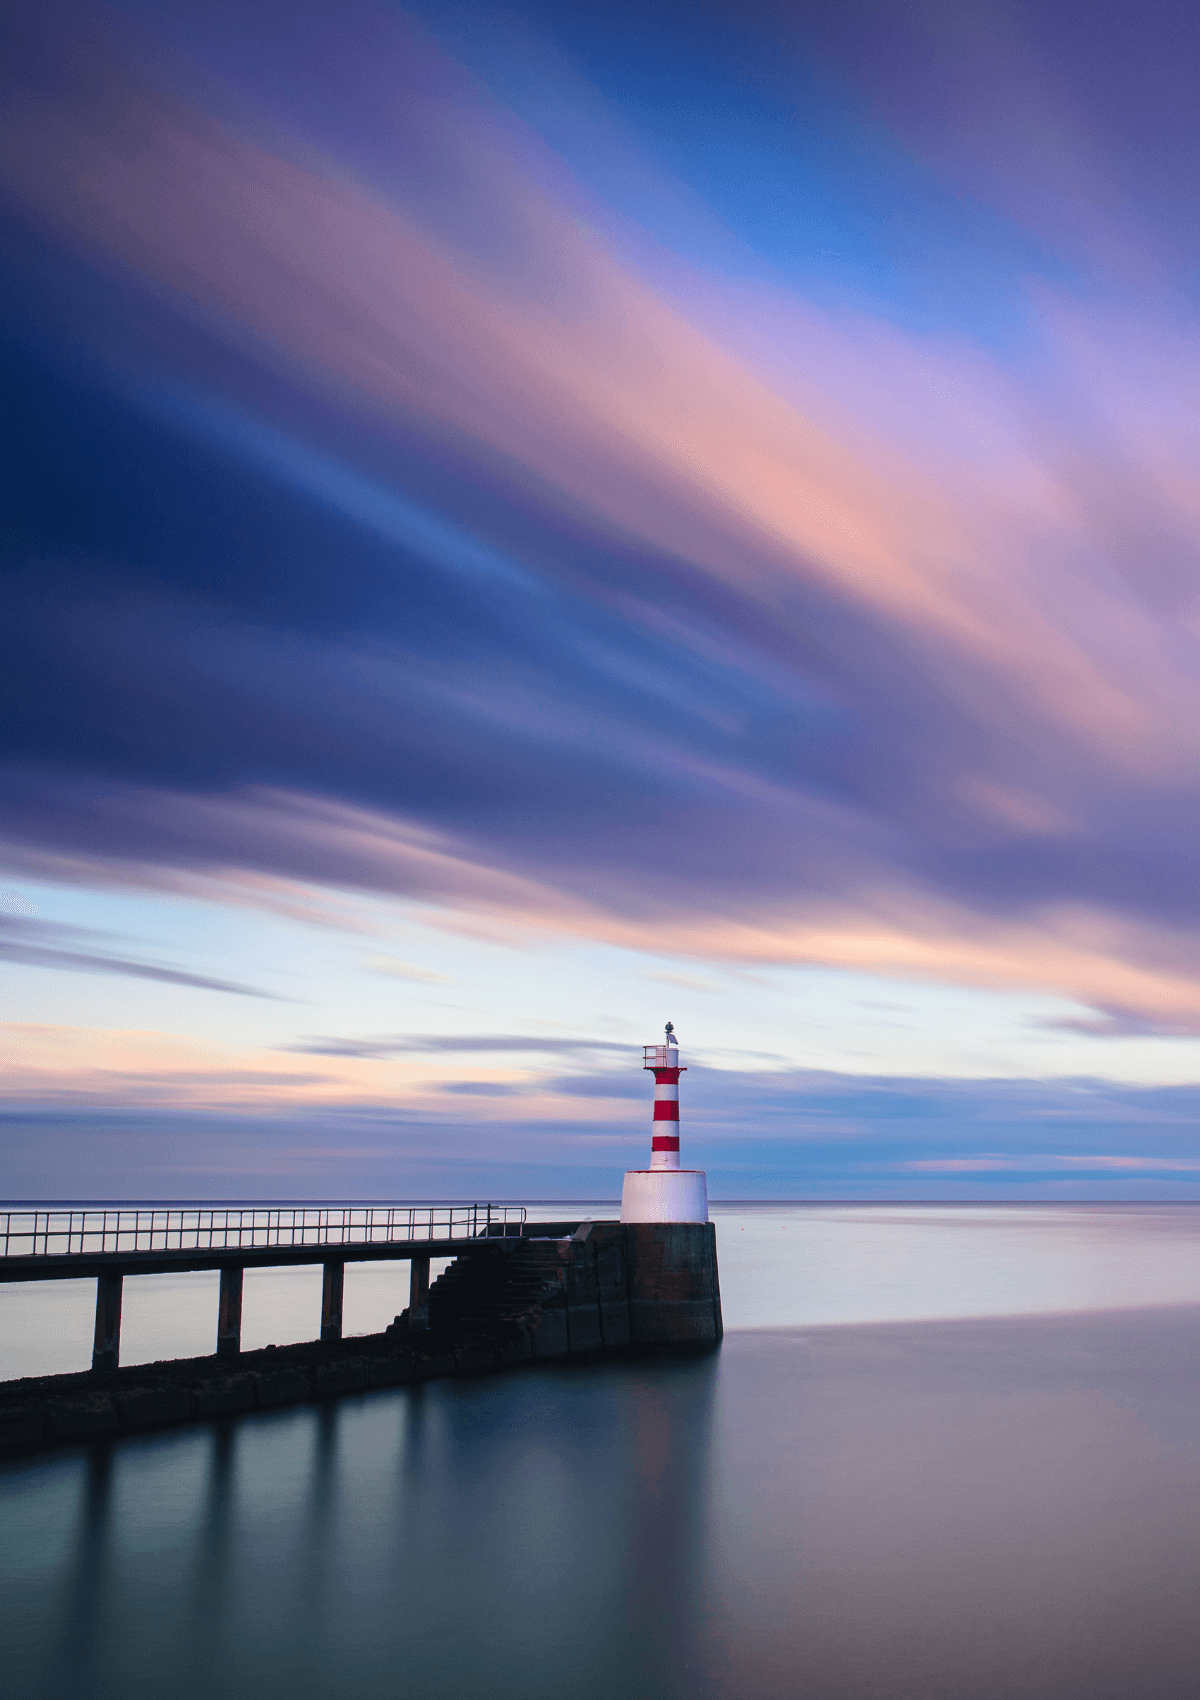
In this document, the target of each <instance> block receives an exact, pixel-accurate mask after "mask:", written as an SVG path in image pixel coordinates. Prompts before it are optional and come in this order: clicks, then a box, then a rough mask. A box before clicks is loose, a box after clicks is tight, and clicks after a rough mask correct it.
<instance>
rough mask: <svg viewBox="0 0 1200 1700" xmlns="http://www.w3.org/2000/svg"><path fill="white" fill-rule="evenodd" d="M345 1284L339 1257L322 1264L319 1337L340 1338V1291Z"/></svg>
mask: <svg viewBox="0 0 1200 1700" xmlns="http://www.w3.org/2000/svg"><path fill="white" fill-rule="evenodd" d="M345 1285H346V1265H345V1262H344V1261H343V1260H342V1259H341V1258H339V1259H338V1261H337V1262H336V1263H327V1264H325V1265H324V1276H323V1279H322V1281H321V1338H322V1340H340V1339H341V1337H342V1293H343V1291H344V1289H345Z"/></svg>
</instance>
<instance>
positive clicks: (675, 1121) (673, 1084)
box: [621, 1021, 708, 1222]
mask: <svg viewBox="0 0 1200 1700" xmlns="http://www.w3.org/2000/svg"><path fill="white" fill-rule="evenodd" d="M665 1032H666V1041H667V1042H666V1044H665V1045H644V1046H643V1047H642V1067H643V1068H645V1069H649V1070H650V1071H651V1072H652V1073H653V1075H654V1123H653V1134H652V1136H651V1140H650V1167H649V1168H648V1169H628V1170H626V1173H625V1185H624V1187H623V1188H622V1191H621V1220H622V1222H707V1221H708V1180H707V1177H706V1176H705V1174H704V1171H703V1170H702V1169H684V1168H682V1167H681V1166H680V1162H679V1076H680V1075H681V1074H686V1073H687V1069H686V1068H684V1067H683V1066H682V1064H681V1063H680V1060H679V1040H678V1039H677V1038H676V1036H675V1023H674V1022H673V1021H668V1022H667V1025H666V1029H665Z"/></svg>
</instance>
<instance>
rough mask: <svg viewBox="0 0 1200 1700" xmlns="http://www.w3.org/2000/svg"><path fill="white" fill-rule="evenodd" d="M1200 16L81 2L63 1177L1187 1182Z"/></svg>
mask: <svg viewBox="0 0 1200 1700" xmlns="http://www.w3.org/2000/svg"><path fill="white" fill-rule="evenodd" d="M1198 36H1200V25H1197V24H1196V23H1195V21H1194V19H1193V16H1192V14H1191V13H1190V12H1187V11H1185V10H1184V9H1183V8H1182V7H1179V8H1175V9H1171V8H1166V7H1159V8H1151V9H1146V8H1139V9H1137V10H1135V9H1133V8H1132V7H1128V6H1125V7H1104V6H1095V5H1092V6H1088V7H1087V8H1084V7H1082V6H1079V7H1074V6H1062V7H1056V8H1053V9H1052V11H1050V12H1047V10H1046V9H1045V8H1038V7H1033V6H1028V7H997V6H986V7H985V6H980V7H971V6H955V7H948V6H942V5H932V4H930V5H911V6H901V5H891V4H885V5H870V6H865V7H856V8H850V9H847V8H844V7H832V6H823V7H799V8H796V7H777V6H766V7H763V8H761V9H759V10H758V11H750V12H747V11H746V9H745V8H737V9H735V8H732V7H724V6H722V5H717V6H714V7H711V8H705V9H703V11H698V10H697V9H695V8H691V7H689V8H682V7H675V6H672V5H662V6H652V7H649V8H647V7H644V6H643V7H637V8H634V7H629V8H622V7H620V6H618V7H617V8H616V9H606V10H605V11H604V12H603V13H598V12H596V11H595V10H594V9H592V8H579V9H574V8H571V7H569V6H566V7H564V6H561V5H559V6H555V7H542V6H539V5H537V4H534V3H530V4H528V5H525V6H518V7H516V8H514V9H510V10H505V11H502V10H500V9H497V8H494V7H487V6H472V5H465V4H464V5H458V4H453V3H447V4H440V5H438V6H437V7H429V8H427V9H424V10H423V9H422V8H420V7H417V8H414V9H413V10H410V11H402V10H400V9H398V8H389V7H383V6H374V5H368V4H354V5H351V6H339V7H331V6H320V5H311V6H301V7H295V6H289V7H286V8H284V7H272V6H264V7H252V8H247V7H234V6H225V5H220V4H208V5H206V6H204V7H203V8H189V7H186V6H180V7H172V8H167V9H165V10H164V9H162V8H158V7H151V6H148V5H128V6H118V7H108V8H106V7H99V6H90V5H88V6H84V5H75V4H65V5H52V6H47V7H39V8H36V9H34V8H28V9H26V15H25V17H24V18H23V19H21V20H18V27H17V29H16V31H15V38H16V39H15V43H14V47H13V50H12V52H11V53H10V54H9V55H8V56H7V57H6V66H5V69H4V71H3V78H4V81H5V90H4V101H3V106H2V110H0V219H2V223H0V229H2V231H3V238H2V239H3V255H4V260H5V266H4V275H5V277H6V279H7V281H6V283H5V285H4V290H5V301H4V308H5V311H4V315H3V322H4V325H5V327H6V329H5V332H4V338H3V344H2V349H0V352H2V357H3V360H4V363H5V374H4V376H5V383H4V390H5V394H6V396H7V397H8V400H9V405H8V407H7V408H6V423H7V426H8V431H9V440H8V442H7V444H6V454H5V464H6V469H7V476H6V486H7V488H6V495H5V508H6V513H5V518H4V523H3V528H2V535H0V546H2V549H3V559H4V571H5V578H6V588H5V619H4V622H3V629H2V632H0V641H2V642H3V644H4V646H5V654H4V657H3V667H2V669H0V671H2V676H3V691H4V714H3V721H2V724H3V731H4V749H3V752H2V754H0V785H2V787H3V797H4V808H3V812H2V815H0V859H2V862H3V870H2V873H0V878H2V879H3V882H4V883H3V889H2V890H0V985H2V986H3V989H4V993H5V997H4V1026H3V1035H4V1044H5V1048H6V1053H7V1058H8V1060H7V1063H6V1069H5V1080H6V1082H7V1085H6V1088H5V1096H4V1099H3V1104H2V1107H0V1115H2V1117H3V1121H2V1122H0V1125H2V1126H3V1127H4V1128H5V1129H6V1130H7V1135H6V1137H7V1140H8V1147H7V1155H6V1159H5V1162H6V1170H7V1172H8V1174H9V1175H10V1176H11V1180H10V1181H9V1183H8V1185H7V1190H8V1191H10V1192H11V1193H13V1194H15V1195H20V1196H31V1195H32V1194H34V1193H40V1194H44V1195H51V1196H67V1195H69V1194H71V1193H72V1192H75V1191H82V1192H91V1193H96V1192H104V1193H106V1194H108V1195H112V1196H116V1195H131V1194H134V1193H138V1192H141V1193H144V1194H150V1195H154V1196H166V1195H167V1194H169V1193H173V1192H174V1193H180V1192H181V1193H184V1194H186V1195H189V1196H194V1195H197V1194H199V1193H200V1192H211V1193H217V1194H220V1195H222V1196H232V1195H233V1194H238V1193H242V1194H246V1193H248V1194H249V1195H252V1196H253V1195H265V1194H266V1193H267V1192H276V1191H280V1190H283V1191H289V1192H295V1191H296V1190H297V1189H299V1190H300V1191H301V1192H305V1191H307V1192H309V1193H314V1194H315V1193H334V1192H343V1193H366V1192H370V1193H387V1194H389V1195H393V1196H407V1195H410V1194H411V1195H422V1194H427V1193H430V1192H436V1193H438V1194H439V1195H442V1196H446V1195H448V1194H450V1193H452V1192H464V1193H472V1192H474V1191H476V1190H478V1189H479V1188H480V1187H483V1188H485V1189H486V1190H489V1191H491V1192H493V1193H495V1194H506V1195H511V1196H516V1195H518V1194H528V1195H530V1196H552V1195H560V1196H566V1195H568V1194H570V1193H572V1192H575V1193H578V1192H580V1191H591V1192H599V1193H605V1192H607V1193H608V1194H609V1195H613V1194H615V1193H616V1191H617V1190H618V1186H619V1176H620V1172H621V1170H622V1169H623V1168H624V1167H626V1166H627V1165H628V1164H629V1163H632V1162H636V1161H639V1160H640V1158H641V1154H642V1151H643V1147H644V1144H645V1137H646V1129H645V1125H644V1124H645V1122H646V1119H647V1102H646V1099H647V1096H648V1095H647V1093H646V1091H645V1088H644V1087H643V1085H642V1078H641V1076H640V1074H639V1072H638V1069H637V1061H638V1055H639V1053H638V1046H639V1045H640V1044H641V1043H642V1042H643V1040H649V1039H652V1038H653V1037H654V1036H655V1034H656V1033H657V1031H658V1030H659V1029H660V1028H661V1025H662V1022H663V1020H664V1019H666V1017H667V1016H668V1015H670V1016H672V1017H673V1018H674V1019H675V1021H676V1024H677V1026H678V1027H679V1028H680V1031H681V1033H682V1034H683V1036H684V1040H685V1043H686V1044H687V1045H688V1046H689V1047H690V1050H691V1054H692V1056H693V1057H694V1069H693V1072H692V1073H691V1074H690V1076H689V1078H688V1080H687V1081H686V1082H685V1088H686V1089H685V1100H684V1127H685V1139H686V1138H687V1137H688V1133H687V1130H688V1127H689V1122H690V1123H691V1124H692V1125H694V1129H695V1133H694V1137H695V1144H696V1150H695V1152H694V1153H693V1155H694V1157H695V1160H696V1161H697V1162H699V1161H701V1159H703V1161H704V1163H705V1164H706V1165H707V1167H708V1169H709V1172H710V1189H711V1190H712V1191H713V1192H714V1194H715V1195H717V1196H722V1195H724V1196H731V1195H745V1196H749V1195H755V1194H759V1193H765V1194H775V1195H782V1196H804V1195H807V1194H809V1193H821V1194H823V1195H834V1196H838V1195H846V1196H861V1195H864V1194H871V1193H878V1194H896V1193H899V1194H903V1195H908V1196H913V1195H932V1194H934V1193H937V1194H939V1195H942V1194H946V1193H951V1194H953V1195H960V1196H980V1195H985V1196H1001V1195H1005V1194H1006V1193H1011V1194H1012V1195H1018V1194H1019V1195H1021V1196H1030V1195H1031V1196H1038V1195H1039V1194H1044V1195H1045V1196H1055V1197H1058V1196H1063V1195H1064V1194H1067V1195H1070V1194H1072V1193H1074V1194H1075V1195H1080V1196H1105V1197H1107V1196H1121V1195H1123V1194H1137V1195H1143V1194H1145V1193H1151V1194H1169V1195H1171V1196H1191V1195H1192V1193H1193V1192H1195V1191H1196V1190H1197V1188H1198V1186H1200V1141H1197V1140H1196V1138H1195V1136H1194V1128H1195V1118H1194V1114H1193V1110H1192V1104H1193V1099H1194V1095H1195V1091H1196V1088H1197V1085H1200V1048H1198V1043H1197V1041H1198V1038H1200V970H1198V968H1197V963H1198V962H1200V952H1198V949H1197V947H1198V945H1200V893H1198V886H1197V881H1196V876H1195V869H1194V861H1195V857H1194V852H1193V843H1194V841H1195V839H1196V836H1197V827H1198V826H1200V668H1198V662H1200V612H1198V607H1200V604H1198V602H1197V594H1198V591H1200V569H1198V556H1197V545H1198V542H1200V487H1198V486H1197V481H1196V473H1195V468H1196V464H1197V448H1198V444H1197V441H1196V439H1197V436H1198V434H1200V427H1198V426H1197V424H1196V420H1197V416H1198V415H1197V408H1196V406H1195V400H1194V396H1195V392H1196V390H1197V380H1198V377H1200V338H1198V336H1197V326H1196V319H1197V289H1196V277H1197V270H1196V268H1197V264H1198V263H1200V254H1198V253H1197V252H1196V248H1197V235H1196V217H1195V190H1194V186H1193V185H1194V180H1195V170H1194V163H1195V156H1196V153H1197V149H1198V144H1200V130H1198V125H1197V120H1196V116H1195V111H1194V103H1193V100H1192V92H1191V88H1190V67H1191V65H1192V64H1194V62H1195V54H1196V51H1197V49H1198V48H1200V40H1198V39H1197V37H1198ZM498 1038H503V1039H505V1041H506V1044H505V1045H504V1046H500V1047H497V1046H496V1045H495V1044H494V1043H492V1041H494V1040H496V1039H498ZM482 1041H488V1043H483V1042H482ZM597 1047H599V1048H597ZM897 1105H900V1106H901V1107H902V1108H901V1109H897V1108H896V1106H897ZM364 1128H365V1129H367V1131H366V1132H364V1131H363V1129H364ZM356 1130H357V1131H356ZM85 1153H86V1155H85ZM296 1153H300V1154H301V1155H299V1156H297V1155H296ZM304 1153H308V1155H304ZM356 1153H357V1155H356ZM364 1153H365V1155H364ZM609 1175H611V1179H610V1180H609V1181H608V1182H606V1181H605V1179H604V1177H605V1176H609Z"/></svg>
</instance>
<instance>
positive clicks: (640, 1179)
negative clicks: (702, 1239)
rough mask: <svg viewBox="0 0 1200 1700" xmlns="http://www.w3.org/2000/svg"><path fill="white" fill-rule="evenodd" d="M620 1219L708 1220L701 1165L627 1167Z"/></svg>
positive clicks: (706, 1197)
mask: <svg viewBox="0 0 1200 1700" xmlns="http://www.w3.org/2000/svg"><path fill="white" fill-rule="evenodd" d="M621 1220H622V1222H707V1221H708V1178H707V1176H706V1175H705V1173H704V1170H703V1169H626V1171H625V1185H624V1186H623V1187H622V1188H621Z"/></svg>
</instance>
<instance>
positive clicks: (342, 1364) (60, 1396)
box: [0, 1222, 723, 1457]
mask: <svg viewBox="0 0 1200 1700" xmlns="http://www.w3.org/2000/svg"><path fill="white" fill-rule="evenodd" d="M344 1279H345V1265H344V1262H342V1261H341V1260H340V1259H339V1260H337V1261H336V1262H333V1261H332V1260H331V1261H330V1262H328V1263H326V1265H325V1271H324V1279H323V1283H322V1304H321V1338H320V1340H319V1341H310V1342H308V1343H307V1344H304V1345H298V1346H281V1347H278V1348H277V1347H268V1348H267V1349H266V1350H265V1351H258V1352H250V1353H245V1352H241V1351H240V1342H241V1297H242V1269H241V1267H239V1266H237V1265H235V1264H229V1265H222V1268H221V1290H220V1300H219V1319H218V1330H217V1351H216V1354H215V1355H214V1356H212V1357H205V1358H187V1359H177V1360H173V1361H170V1362H164V1363H157V1364H146V1365H138V1366H135V1367H132V1368H128V1369H117V1368H116V1367H115V1361H114V1355H113V1351H112V1347H113V1344H114V1342H115V1341H116V1339H117V1338H118V1336H119V1330H120V1307H121V1277H120V1276H119V1275H116V1276H110V1275H107V1274H106V1275H105V1276H103V1277H101V1278H100V1280H99V1281H98V1289H99V1291H98V1298H97V1307H96V1346H95V1353H94V1355H93V1364H94V1366H95V1367H94V1369H93V1371H92V1373H90V1374H89V1373H87V1372H84V1373H81V1374H79V1375H59V1376H42V1377H38V1378H31V1379H28V1380H24V1381H10V1382H2V1383H0V1457H5V1456H10V1457H11V1456H14V1455H17V1454H20V1453H27V1452H34V1451H38V1450H41V1449H43V1448H45V1447H49V1446H58V1445H64V1444H69V1443H71V1442H78V1441H82V1440H92V1439H97V1438H101V1437H103V1436H115V1435H118V1434H122V1433H130V1432H136V1431H140V1430H145V1429H152V1428H162V1427H166V1426H168V1425H175V1424H179V1423H184V1422H197V1421H205V1420H207V1419H209V1418H212V1417H218V1416H228V1415H232V1414H234V1413H237V1412H243V1411H247V1412H248V1411H254V1410H266V1409H277V1408H279V1407H280V1406H285V1405H299V1404H305V1403H308V1402H311V1401H314V1400H323V1399H328V1398H332V1397H335V1396H338V1395H341V1394H347V1393H365V1392H367V1391H369V1390H370V1389H372V1388H383V1387H398V1386H404V1385H406V1384H410V1383H413V1382H421V1381H428V1380H430V1379H433V1378H435V1377H439V1376H447V1375H478V1374H484V1373H486V1372H488V1371H493V1370H501V1369H514V1368H517V1367H519V1366H521V1365H527V1364H537V1363H554V1362H562V1361H566V1360H577V1361H578V1360H587V1359H596V1358H603V1357H613V1356H620V1355H625V1354H629V1353H631V1352H656V1353H657V1352H663V1351H706V1350H712V1349H713V1348H714V1347H715V1346H716V1345H718V1343H719V1342H720V1340H721V1336H722V1332H723V1328H722V1321H721V1291H720V1281H719V1278H718V1273H717V1250H716V1229H715V1228H714V1226H713V1224H712V1223H711V1222H705V1223H658V1222H645V1223H627V1224H622V1223H620V1222H583V1223H575V1222H570V1223H545V1224H540V1223H529V1224H528V1225H527V1228H526V1231H525V1233H524V1234H523V1235H521V1236H520V1237H519V1238H518V1237H515V1236H513V1237H501V1238H494V1239H493V1238H486V1239H479V1240H474V1241H472V1242H470V1243H469V1244H468V1245H467V1246H464V1247H462V1249H461V1252H460V1255H459V1256H458V1257H456V1258H455V1260H454V1262H453V1263H452V1264H451V1265H450V1267H449V1268H448V1269H447V1270H446V1272H445V1274H443V1275H442V1276H441V1277H440V1278H439V1279H438V1280H437V1281H435V1282H433V1284H432V1285H430V1284H429V1260H428V1258H422V1257H414V1258H413V1267H412V1276H411V1281H410V1295H411V1303H410V1306H409V1309H407V1310H405V1311H404V1312H402V1313H401V1315H400V1316H398V1317H397V1318H396V1320H395V1322H394V1323H393V1324H392V1326H391V1327H390V1328H389V1329H387V1330H386V1332H385V1333H383V1334H374V1335H367V1336H363V1337H360V1338H358V1339H351V1340H344V1339H342V1337H341V1335H342V1297H343V1282H344ZM106 1354H107V1355H106ZM97 1372H99V1373H97Z"/></svg>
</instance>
